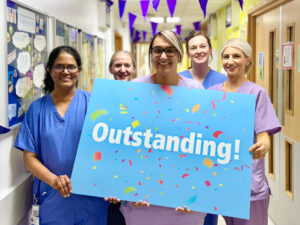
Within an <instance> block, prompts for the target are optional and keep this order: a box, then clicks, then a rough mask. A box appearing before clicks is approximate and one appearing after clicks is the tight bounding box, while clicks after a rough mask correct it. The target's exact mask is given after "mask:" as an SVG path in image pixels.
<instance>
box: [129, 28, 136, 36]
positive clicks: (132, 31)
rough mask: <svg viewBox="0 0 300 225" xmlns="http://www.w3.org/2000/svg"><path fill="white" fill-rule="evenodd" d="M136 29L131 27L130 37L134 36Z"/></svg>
mask: <svg viewBox="0 0 300 225" xmlns="http://www.w3.org/2000/svg"><path fill="white" fill-rule="evenodd" d="M134 31H135V29H134V27H132V28H131V29H130V37H133V34H134Z"/></svg>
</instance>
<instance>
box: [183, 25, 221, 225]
mask: <svg viewBox="0 0 300 225" xmlns="http://www.w3.org/2000/svg"><path fill="white" fill-rule="evenodd" d="M186 53H187V55H188V57H189V58H191V60H192V67H191V68H190V69H188V70H185V71H183V72H180V73H178V74H179V75H181V76H184V77H187V78H190V79H194V80H197V81H199V82H200V83H201V84H202V85H203V87H204V88H205V89H208V88H209V87H211V86H213V85H215V84H219V83H223V82H224V81H226V80H227V77H226V76H225V75H223V74H221V73H219V72H217V71H215V70H212V69H210V68H209V67H208V64H209V59H210V57H211V55H212V45H211V41H210V39H209V37H208V36H207V35H206V34H205V33H203V32H201V31H193V32H192V33H190V35H189V36H188V37H187V40H186ZM217 223H218V216H217V215H213V214H207V216H206V218H205V222H204V225H217Z"/></svg>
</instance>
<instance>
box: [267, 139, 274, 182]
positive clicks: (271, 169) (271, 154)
mask: <svg viewBox="0 0 300 225" xmlns="http://www.w3.org/2000/svg"><path fill="white" fill-rule="evenodd" d="M273 141H274V139H273V135H272V136H271V137H270V150H269V157H268V161H269V176H270V177H271V178H272V179H273V180H274V179H275V174H274V144H273Z"/></svg>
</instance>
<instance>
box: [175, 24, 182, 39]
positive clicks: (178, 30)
mask: <svg viewBox="0 0 300 225" xmlns="http://www.w3.org/2000/svg"><path fill="white" fill-rule="evenodd" d="M175 27H176V33H177V34H178V35H179V36H180V33H181V25H176V26H175Z"/></svg>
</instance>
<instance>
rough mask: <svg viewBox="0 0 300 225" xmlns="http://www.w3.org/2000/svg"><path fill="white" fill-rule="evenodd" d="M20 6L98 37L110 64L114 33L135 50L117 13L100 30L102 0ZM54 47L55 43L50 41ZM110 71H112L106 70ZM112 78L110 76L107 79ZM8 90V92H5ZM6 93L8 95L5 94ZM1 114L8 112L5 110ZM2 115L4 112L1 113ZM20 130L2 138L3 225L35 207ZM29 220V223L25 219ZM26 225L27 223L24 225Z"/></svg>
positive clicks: (2, 45) (0, 14)
mask: <svg viewBox="0 0 300 225" xmlns="http://www.w3.org/2000/svg"><path fill="white" fill-rule="evenodd" d="M17 3H19V4H23V5H25V6H29V7H30V8H32V9H34V10H37V11H39V12H42V13H45V14H47V15H48V16H53V17H55V18H57V19H59V20H60V21H62V22H65V23H67V24H70V25H72V26H75V27H78V28H80V29H82V30H83V31H85V32H87V33H90V34H92V35H97V36H98V37H101V38H103V39H104V40H105V43H106V46H105V47H106V50H107V52H106V54H105V58H106V64H108V62H109V60H110V57H111V55H112V53H113V52H114V31H115V30H118V31H119V33H120V34H121V35H123V46H124V49H125V50H129V51H130V50H131V46H130V39H129V31H128V24H125V23H121V22H120V21H119V19H118V18H117V19H113V18H114V17H115V16H114V10H112V11H111V12H112V13H111V14H112V15H111V28H110V29H106V30H105V29H104V30H100V29H99V28H98V16H99V15H98V7H97V4H98V0H85V1H82V0H64V1H61V0H43V1H41V0H19V1H17ZM5 16H6V0H3V1H0V24H1V26H0V27H1V30H0V49H1V51H0V74H2V76H0V77H1V79H0V85H1V86H0V90H1V94H0V104H1V106H3V105H5V104H6V105H7V98H6V95H4V94H5V92H4V91H5V90H6V93H7V89H6V87H7V85H6V84H7V81H6V80H5V79H4V78H5V77H6V76H3V74H6V67H7V66H6V64H5V62H6V26H5V21H6V17H5ZM49 44H50V46H52V45H51V40H50V43H49ZM106 71H107V72H108V69H107V70H106ZM106 77H109V75H108V73H107V76H106ZM4 89H5V90H4ZM3 93H4V94H3ZM0 110H1V111H3V110H4V109H3V108H2V107H1V108H0ZM0 114H2V113H0ZM17 132H18V128H16V129H14V130H12V131H10V132H9V133H7V134H2V135H0V146H1V147H0V165H1V169H0V171H1V172H0V177H1V182H0V223H1V225H14V224H18V222H19V221H20V220H21V219H22V218H23V217H25V216H26V213H27V211H28V209H29V207H30V206H31V205H30V204H31V203H30V201H31V195H32V194H31V190H32V186H31V185H32V177H31V176H30V174H29V173H28V172H26V170H25V169H24V166H23V156H22V152H20V151H18V150H16V149H14V148H13V144H14V140H15V137H16V135H17ZM23 221H25V220H23ZM22 224H24V223H23V222H22Z"/></svg>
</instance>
